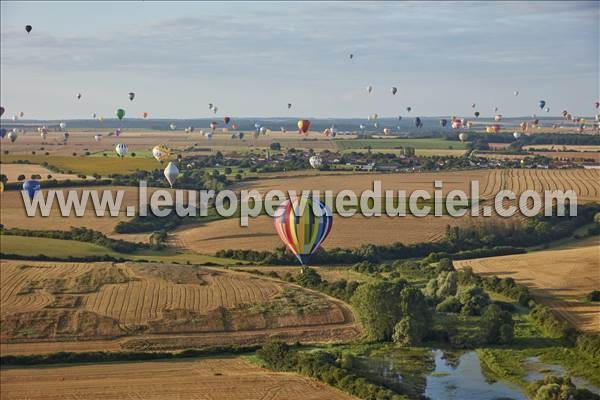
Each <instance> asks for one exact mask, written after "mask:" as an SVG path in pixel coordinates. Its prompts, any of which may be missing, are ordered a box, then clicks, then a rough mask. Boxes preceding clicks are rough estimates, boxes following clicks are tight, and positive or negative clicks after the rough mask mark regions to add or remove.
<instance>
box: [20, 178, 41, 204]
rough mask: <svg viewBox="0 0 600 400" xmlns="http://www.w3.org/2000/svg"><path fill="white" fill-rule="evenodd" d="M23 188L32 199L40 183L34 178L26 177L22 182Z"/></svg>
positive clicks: (38, 189)
mask: <svg viewBox="0 0 600 400" xmlns="http://www.w3.org/2000/svg"><path fill="white" fill-rule="evenodd" d="M23 190H24V191H26V192H27V195H28V196H29V198H30V199H33V198H34V197H35V194H36V193H37V192H39V191H40V183H39V182H38V181H36V180H35V179H28V180H26V181H25V182H24V183H23Z"/></svg>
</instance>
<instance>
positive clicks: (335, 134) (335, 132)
mask: <svg viewBox="0 0 600 400" xmlns="http://www.w3.org/2000/svg"><path fill="white" fill-rule="evenodd" d="M329 130H330V131H331V137H332V138H334V137H336V136H337V129H336V127H335V126H333V125H332V126H331V128H329Z"/></svg>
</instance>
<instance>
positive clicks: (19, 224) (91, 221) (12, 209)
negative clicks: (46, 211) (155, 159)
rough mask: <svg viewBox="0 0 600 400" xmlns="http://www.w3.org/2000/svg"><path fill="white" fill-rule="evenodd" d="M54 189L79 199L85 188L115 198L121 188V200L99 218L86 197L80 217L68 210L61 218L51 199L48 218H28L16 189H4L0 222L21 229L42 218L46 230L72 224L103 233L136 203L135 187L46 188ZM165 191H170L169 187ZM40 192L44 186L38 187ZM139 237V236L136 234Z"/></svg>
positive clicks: (35, 225)
mask: <svg viewBox="0 0 600 400" xmlns="http://www.w3.org/2000/svg"><path fill="white" fill-rule="evenodd" d="M48 190H54V191H57V192H63V194H64V197H65V199H66V198H67V196H68V193H69V190H76V191H77V193H78V197H79V198H81V193H82V192H83V191H84V190H85V191H98V195H99V198H100V199H101V198H102V191H104V190H110V191H112V193H113V198H115V199H116V193H117V191H119V190H121V191H123V199H122V202H121V208H120V210H119V214H118V216H115V217H113V216H111V215H110V213H109V211H108V208H107V209H106V213H105V215H104V216H103V217H97V216H96V215H95V214H94V211H93V202H92V199H91V197H90V198H89V200H88V204H87V209H86V212H85V214H84V215H83V216H81V217H78V216H77V215H75V212H74V211H72V212H71V215H70V216H68V217H63V216H62V215H61V214H60V207H59V204H58V200H57V199H56V198H55V199H54V204H53V206H52V209H51V210H50V215H49V216H48V217H41V216H40V213H39V211H38V213H37V215H36V216H35V217H31V218H30V217H28V216H27V214H26V212H25V206H24V204H23V198H22V195H21V192H20V191H16V190H13V191H5V192H3V193H2V194H0V196H1V199H2V214H1V215H0V221H1V223H2V224H3V225H4V226H5V227H7V228H23V229H33V230H35V229H41V228H42V227H41V226H40V221H43V225H44V226H46V227H47V228H46V229H53V230H69V229H70V228H71V227H72V226H75V227H86V228H90V229H94V230H97V231H100V232H102V233H105V234H111V233H114V232H113V230H114V228H115V226H116V225H117V224H118V223H119V222H121V221H124V220H126V219H128V218H129V217H128V216H127V214H126V209H127V207H128V206H132V207H135V208H136V209H137V206H138V205H139V199H138V188H137V187H136V186H86V187H73V188H68V187H66V188H56V189H48ZM155 190H158V189H156V188H148V197H150V196H151V195H152V193H154V191H155ZM164 190H169V191H171V193H173V191H172V189H164ZM42 191H44V189H42ZM138 238H140V237H138Z"/></svg>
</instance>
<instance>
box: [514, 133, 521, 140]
mask: <svg viewBox="0 0 600 400" xmlns="http://www.w3.org/2000/svg"><path fill="white" fill-rule="evenodd" d="M521 135H522V133H521V132H519V131H514V132H513V136H514V138H515V139H516V140H519V138H520V137H521Z"/></svg>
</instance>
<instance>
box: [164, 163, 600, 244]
mask: <svg viewBox="0 0 600 400" xmlns="http://www.w3.org/2000/svg"><path fill="white" fill-rule="evenodd" d="M376 179H379V180H381V181H382V191H385V190H386V189H390V190H392V189H395V190H398V189H405V190H406V191H407V193H410V192H411V191H412V190H416V189H423V188H427V187H430V188H431V191H430V193H432V192H433V181H434V180H436V179H439V180H442V181H443V182H444V189H443V191H444V192H445V193H447V192H449V191H450V190H452V189H461V190H464V191H466V193H467V194H468V193H469V191H470V181H471V180H479V182H480V195H481V198H482V199H488V200H490V199H492V198H493V195H495V193H497V192H499V191H500V190H504V189H510V190H513V191H514V192H515V193H516V194H517V195H518V194H521V193H523V192H524V191H525V190H527V189H535V190H538V191H541V192H543V191H544V190H556V189H561V190H567V189H572V190H574V191H575V192H576V193H577V196H578V201H579V202H580V203H583V202H588V201H599V200H600V171H597V170H585V169H571V170H542V169H511V170H509V169H506V170H477V171H468V172H462V171H461V172H447V173H421V174H360V175H356V174H355V175H340V176H337V177H335V178H333V177H331V176H302V177H292V178H274V179H262V180H259V181H250V182H245V183H242V184H238V185H235V187H234V188H235V190H242V189H243V190H252V189H254V190H257V191H258V192H260V193H263V194H264V193H266V192H268V191H269V190H272V189H279V190H288V189H289V190H296V191H297V193H300V192H301V191H302V190H310V189H320V190H322V191H323V190H325V189H329V190H332V191H333V192H334V193H336V192H339V191H341V190H343V189H350V190H353V191H355V192H356V193H361V192H362V191H363V190H364V189H372V182H373V180H376ZM490 202H491V200H490ZM492 218H499V217H497V216H494V217H492ZM514 218H521V216H520V215H515V217H514ZM483 220H484V218H476V217H475V218H474V217H470V216H465V217H462V218H453V217H450V216H442V217H435V216H432V215H429V216H426V217H420V218H419V217H415V216H411V215H408V216H406V217H401V218H398V217H388V216H385V215H384V216H381V217H370V218H367V217H364V216H362V215H354V216H352V217H349V218H342V217H340V218H336V220H335V223H334V225H333V229H332V231H331V234H330V236H329V237H328V240H327V242H325V244H324V247H325V248H328V249H331V248H335V247H343V248H349V247H357V246H360V245H362V244H368V243H372V244H392V243H395V242H402V243H404V244H411V243H418V242H426V241H433V240H439V239H441V238H442V237H443V235H444V233H445V231H446V227H447V226H448V225H452V226H468V225H470V224H474V223H477V222H479V221H483ZM356 232H360V234H359V235H357V234H356ZM173 236H174V239H173V241H174V242H175V243H177V244H178V246H179V247H181V248H183V249H186V250H189V251H195V252H199V253H204V254H212V253H214V252H216V251H218V250H224V249H244V250H250V249H254V250H274V249H275V248H276V247H277V246H280V245H281V242H280V240H279V238H278V236H277V234H276V232H275V230H274V229H273V221H272V218H271V217H269V216H266V215H261V216H259V217H257V218H254V219H251V220H250V222H249V226H248V227H240V225H239V222H238V220H237V219H225V220H219V221H213V222H209V223H205V224H202V225H197V226H193V225H190V226H184V227H182V228H180V229H178V230H177V231H175V233H174V235H173Z"/></svg>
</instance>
